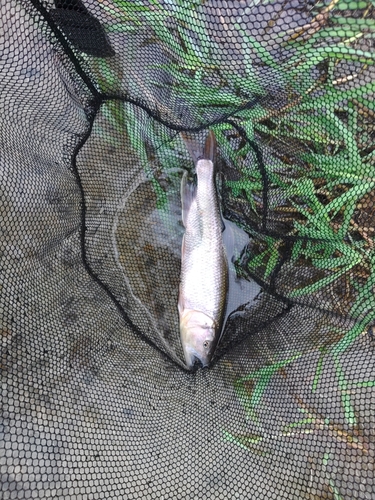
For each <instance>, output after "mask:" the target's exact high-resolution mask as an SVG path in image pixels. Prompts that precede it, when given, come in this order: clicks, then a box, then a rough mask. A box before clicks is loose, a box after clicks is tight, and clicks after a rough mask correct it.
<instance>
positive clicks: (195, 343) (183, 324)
mask: <svg viewBox="0 0 375 500" xmlns="http://www.w3.org/2000/svg"><path fill="white" fill-rule="evenodd" d="M180 333H181V341H182V347H183V350H184V355H185V361H186V364H187V366H188V368H192V367H193V366H194V364H195V362H196V361H197V360H198V361H200V362H201V364H202V365H203V366H208V365H209V363H210V361H211V358H212V355H213V352H214V349H215V346H216V339H217V323H216V321H215V320H213V319H212V318H210V317H209V316H207V314H204V313H203V312H201V311H194V310H185V311H184V312H183V314H182V317H181V321H180Z"/></svg>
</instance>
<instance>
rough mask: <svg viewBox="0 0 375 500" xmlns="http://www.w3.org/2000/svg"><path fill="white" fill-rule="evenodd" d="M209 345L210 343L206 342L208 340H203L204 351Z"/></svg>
mask: <svg viewBox="0 0 375 500" xmlns="http://www.w3.org/2000/svg"><path fill="white" fill-rule="evenodd" d="M209 345H210V343H209V341H208V340H205V341H204V342H203V347H204V348H205V349H208V347H209Z"/></svg>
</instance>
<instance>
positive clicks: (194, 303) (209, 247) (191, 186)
mask: <svg viewBox="0 0 375 500" xmlns="http://www.w3.org/2000/svg"><path fill="white" fill-rule="evenodd" d="M183 138H184V141H185V144H186V146H187V148H188V150H189V152H190V154H191V156H192V157H193V160H194V162H195V173H196V182H195V183H194V182H191V181H189V180H188V174H187V172H184V174H183V176H182V180H181V205H182V222H183V225H184V228H185V232H184V235H183V240H182V246H181V274H180V286H179V296H178V312H179V326H180V338H181V343H182V348H183V352H184V357H185V362H186V365H187V367H188V369H192V368H193V367H194V366H195V364H196V363H197V362H198V363H199V362H200V363H201V365H202V366H203V367H206V366H208V365H209V364H210V362H211V359H212V356H213V353H214V351H215V348H216V346H217V343H218V341H219V338H220V335H221V332H222V324H223V318H224V313H225V304H226V298H227V291H228V260H227V256H226V252H225V248H224V244H223V236H222V233H223V220H222V217H221V212H220V206H219V198H218V193H217V188H216V182H215V167H214V157H215V153H216V138H215V135H214V133H213V132H212V131H210V132H209V134H208V136H207V138H206V144H205V147H204V152H203V156H199V154H198V148H197V145H196V144H195V143H193V142H192V141H191V139H188V138H187V137H186V136H183Z"/></svg>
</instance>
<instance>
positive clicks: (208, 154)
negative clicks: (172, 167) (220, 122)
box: [181, 130, 217, 165]
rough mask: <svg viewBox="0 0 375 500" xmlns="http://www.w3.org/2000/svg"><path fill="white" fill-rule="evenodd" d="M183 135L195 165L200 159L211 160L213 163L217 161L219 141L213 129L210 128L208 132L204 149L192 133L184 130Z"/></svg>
mask: <svg viewBox="0 0 375 500" xmlns="http://www.w3.org/2000/svg"><path fill="white" fill-rule="evenodd" d="M181 136H182V139H183V140H184V143H185V146H186V148H187V150H188V151H189V153H190V156H191V157H192V159H193V161H194V164H195V165H196V164H197V162H198V161H199V160H210V161H212V163H214V162H215V156H216V147H217V143H216V137H215V134H214V133H213V132H212V130H210V131H209V132H208V134H207V137H206V142H205V145H204V148H203V150H202V147H201V145H200V144H199V143H198V142H197V140H196V139H195V138H194V139H193V138H192V137H191V136H190V135H188V134H186V133H184V132H181Z"/></svg>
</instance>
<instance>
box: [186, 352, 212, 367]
mask: <svg viewBox="0 0 375 500" xmlns="http://www.w3.org/2000/svg"><path fill="white" fill-rule="evenodd" d="M184 355H185V362H186V365H187V367H188V369H189V370H192V371H196V370H198V369H199V368H205V367H206V366H208V365H209V363H210V357H208V356H201V355H200V354H199V353H197V351H195V350H194V349H191V348H190V349H189V348H188V349H184Z"/></svg>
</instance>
